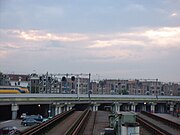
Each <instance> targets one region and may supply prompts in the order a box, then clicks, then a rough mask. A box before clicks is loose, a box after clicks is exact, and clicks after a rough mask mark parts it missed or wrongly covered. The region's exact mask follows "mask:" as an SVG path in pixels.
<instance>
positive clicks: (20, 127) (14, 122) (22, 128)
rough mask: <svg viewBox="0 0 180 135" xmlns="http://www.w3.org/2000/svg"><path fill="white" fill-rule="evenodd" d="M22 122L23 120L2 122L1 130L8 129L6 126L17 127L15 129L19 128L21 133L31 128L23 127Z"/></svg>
mask: <svg viewBox="0 0 180 135" xmlns="http://www.w3.org/2000/svg"><path fill="white" fill-rule="evenodd" d="M21 121H22V120H7V121H1V122H0V128H3V127H6V126H15V127H17V129H19V130H20V131H23V130H25V129H27V128H29V126H27V127H25V126H23V125H21Z"/></svg>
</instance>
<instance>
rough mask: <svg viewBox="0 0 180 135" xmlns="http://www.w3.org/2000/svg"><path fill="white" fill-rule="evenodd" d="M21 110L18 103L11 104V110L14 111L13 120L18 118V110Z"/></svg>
mask: <svg viewBox="0 0 180 135" xmlns="http://www.w3.org/2000/svg"><path fill="white" fill-rule="evenodd" d="M18 110H19V106H18V105H17V104H12V105H11V111H12V120H15V119H17V111H18Z"/></svg>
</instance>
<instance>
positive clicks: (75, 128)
mask: <svg viewBox="0 0 180 135" xmlns="http://www.w3.org/2000/svg"><path fill="white" fill-rule="evenodd" d="M89 113H90V110H89V109H86V110H85V111H84V112H83V113H82V115H80V116H79V118H78V119H77V120H76V121H75V122H74V123H73V125H72V126H71V127H70V128H69V130H67V131H66V133H65V135H78V134H79V133H80V130H81V129H82V127H83V125H84V124H85V122H86V120H87V118H88V116H89Z"/></svg>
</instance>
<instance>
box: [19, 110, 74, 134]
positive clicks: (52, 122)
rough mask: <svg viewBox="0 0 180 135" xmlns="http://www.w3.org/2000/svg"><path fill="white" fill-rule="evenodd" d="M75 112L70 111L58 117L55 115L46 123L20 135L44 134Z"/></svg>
mask: <svg viewBox="0 0 180 135" xmlns="http://www.w3.org/2000/svg"><path fill="white" fill-rule="evenodd" d="M74 111H75V110H74V109H72V110H70V111H67V112H64V113H61V114H59V115H56V116H55V117H54V118H52V119H50V120H49V121H47V122H44V123H41V124H39V125H38V126H34V127H32V128H30V129H28V130H26V131H24V132H23V133H22V135H39V134H45V133H46V132H47V131H49V130H50V129H52V128H53V127H55V126H56V125H57V124H58V123H59V122H61V121H62V120H63V119H65V118H66V117H68V116H69V115H71V114H72V113H73V112H74Z"/></svg>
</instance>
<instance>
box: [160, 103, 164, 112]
mask: <svg viewBox="0 0 180 135" xmlns="http://www.w3.org/2000/svg"><path fill="white" fill-rule="evenodd" d="M164 108H165V106H164V105H163V104H160V113H164V112H165V109H164Z"/></svg>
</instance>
